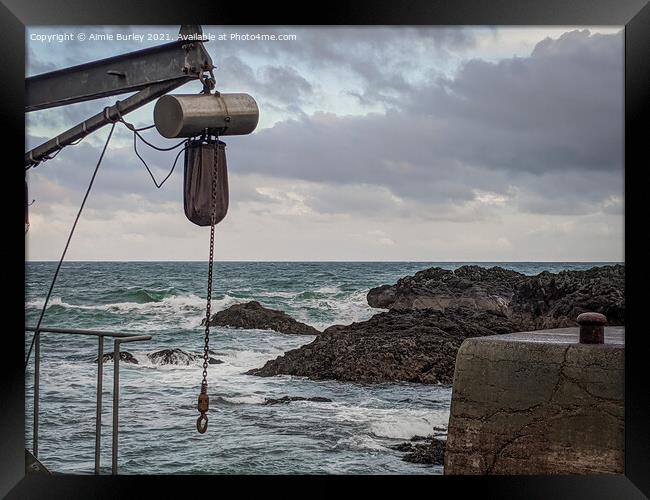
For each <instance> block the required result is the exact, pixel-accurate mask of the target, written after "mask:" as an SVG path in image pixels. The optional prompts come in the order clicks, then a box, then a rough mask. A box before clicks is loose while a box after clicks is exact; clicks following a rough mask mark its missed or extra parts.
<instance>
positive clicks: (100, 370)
mask: <svg viewBox="0 0 650 500" xmlns="http://www.w3.org/2000/svg"><path fill="white" fill-rule="evenodd" d="M98 342H99V343H98V347H97V413H96V415H95V474H99V467H100V456H101V449H102V392H103V385H102V384H103V379H104V360H103V359H102V358H103V357H104V337H103V336H102V335H100V336H99V337H98Z"/></svg>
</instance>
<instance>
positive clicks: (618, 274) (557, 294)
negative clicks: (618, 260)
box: [508, 265, 625, 330]
mask: <svg viewBox="0 0 650 500" xmlns="http://www.w3.org/2000/svg"><path fill="white" fill-rule="evenodd" d="M587 311H593V312H599V313H601V314H604V315H605V316H606V317H607V322H608V324H609V325H612V326H614V325H624V324H625V266H624V265H614V266H602V267H593V268H591V269H589V270H587V271H562V272H559V273H557V274H554V273H549V272H543V273H540V274H538V275H536V276H531V277H528V278H527V279H525V280H522V281H521V282H520V283H518V285H517V286H516V287H515V290H514V294H513V297H512V301H511V306H510V310H509V311H508V314H509V316H510V317H511V319H512V320H513V321H514V322H515V323H516V324H518V325H520V328H521V330H540V329H544V328H562V327H568V326H575V325H576V323H575V319H576V318H577V317H578V315H579V314H581V313H583V312H587Z"/></svg>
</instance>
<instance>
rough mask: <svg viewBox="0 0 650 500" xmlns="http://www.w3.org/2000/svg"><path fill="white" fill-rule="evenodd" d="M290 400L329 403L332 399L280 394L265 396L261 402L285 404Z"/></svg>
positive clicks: (264, 403)
mask: <svg viewBox="0 0 650 500" xmlns="http://www.w3.org/2000/svg"><path fill="white" fill-rule="evenodd" d="M292 401H313V402H315V403H331V402H332V400H331V399H329V398H324V397H321V396H315V397H313V398H304V397H302V396H282V397H281V398H277V399H274V398H266V399H265V401H264V402H263V403H262V404H263V405H277V404H286V403H291V402H292Z"/></svg>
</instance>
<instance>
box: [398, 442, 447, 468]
mask: <svg viewBox="0 0 650 500" xmlns="http://www.w3.org/2000/svg"><path fill="white" fill-rule="evenodd" d="M446 446H447V442H446V441H443V440H442V439H436V438H432V439H431V440H430V441H429V442H428V443H418V444H413V443H409V442H406V443H400V444H397V445H394V446H391V447H390V448H391V449H393V450H397V451H400V452H402V453H406V455H404V457H403V458H402V460H404V461H405V462H411V463H415V464H431V465H444V462H445V448H446Z"/></svg>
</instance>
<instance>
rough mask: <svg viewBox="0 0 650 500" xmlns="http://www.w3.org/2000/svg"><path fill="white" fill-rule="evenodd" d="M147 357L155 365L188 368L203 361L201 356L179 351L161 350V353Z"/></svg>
mask: <svg viewBox="0 0 650 500" xmlns="http://www.w3.org/2000/svg"><path fill="white" fill-rule="evenodd" d="M147 357H148V358H149V359H150V360H151V362H152V363H153V364H156V365H185V366H188V365H190V364H194V363H195V362H196V361H198V360H202V359H203V355H198V354H190V353H188V352H185V351H183V350H181V349H163V350H162V351H157V352H154V353H151V354H147Z"/></svg>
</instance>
